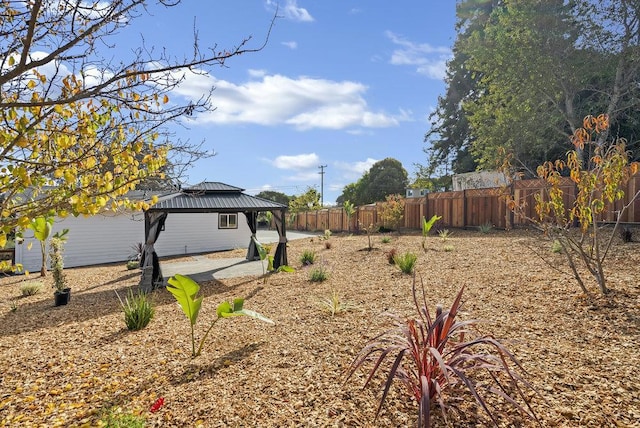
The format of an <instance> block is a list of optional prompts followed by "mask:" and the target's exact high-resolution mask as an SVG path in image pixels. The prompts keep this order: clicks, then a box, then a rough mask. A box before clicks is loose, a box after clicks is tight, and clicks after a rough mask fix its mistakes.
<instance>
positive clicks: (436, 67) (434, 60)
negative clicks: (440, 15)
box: [385, 31, 452, 79]
mask: <svg viewBox="0 0 640 428" xmlns="http://www.w3.org/2000/svg"><path fill="white" fill-rule="evenodd" d="M385 34H386V36H387V37H388V38H389V40H391V42H392V43H393V44H395V45H397V46H399V47H398V48H397V49H396V50H394V51H393V53H392V54H391V59H390V62H391V64H393V65H401V66H402V65H409V66H416V72H417V73H419V74H423V75H425V76H427V77H429V78H431V79H444V77H445V75H446V70H447V60H448V59H449V58H451V56H452V53H451V49H450V48H448V47H446V46H431V45H430V44H428V43H421V44H418V43H414V42H411V41H408V40H405V39H404V38H402V37H400V36H398V35H396V34H395V33H392V32H391V31H387V32H386V33H385Z"/></svg>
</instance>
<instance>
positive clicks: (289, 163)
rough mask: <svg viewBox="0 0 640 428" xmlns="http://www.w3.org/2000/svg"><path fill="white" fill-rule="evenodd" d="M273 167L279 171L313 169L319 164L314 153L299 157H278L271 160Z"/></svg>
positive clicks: (318, 159)
mask: <svg viewBox="0 0 640 428" xmlns="http://www.w3.org/2000/svg"><path fill="white" fill-rule="evenodd" d="M272 163H273V166H275V167H276V168H279V169H294V170H301V169H308V168H315V167H317V166H318V165H319V164H320V158H319V157H318V155H317V154H315V153H306V154H301V155H293V156H287V155H282V156H278V157H277V158H275V159H274V160H273V162H272Z"/></svg>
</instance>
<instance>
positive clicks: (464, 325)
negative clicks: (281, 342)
mask: <svg viewBox="0 0 640 428" xmlns="http://www.w3.org/2000/svg"><path fill="white" fill-rule="evenodd" d="M421 291H422V293H421V295H419V294H418V290H417V286H416V280H415V277H414V281H413V302H414V305H415V308H416V315H417V318H407V319H403V318H401V317H399V316H397V315H394V314H388V313H387V314H386V315H388V316H390V317H391V318H392V320H393V322H394V327H392V328H391V329H390V330H387V331H385V332H384V333H382V334H380V335H378V336H376V337H375V338H374V339H372V340H371V341H370V342H369V343H368V344H367V345H366V346H365V347H364V348H363V349H362V351H360V353H359V354H358V355H357V356H356V358H355V360H354V361H353V363H352V364H351V366H350V368H349V370H348V376H347V378H346V380H345V382H346V381H348V380H349V379H350V378H351V376H352V375H353V374H354V373H355V372H356V371H357V370H358V369H360V368H361V367H363V366H365V365H368V364H369V363H372V364H373V365H372V366H371V368H370V369H369V375H368V377H367V380H366V381H365V384H364V386H365V387H366V386H367V385H369V383H370V382H371V380H372V379H373V378H374V377H375V375H376V374H377V373H378V372H386V382H385V384H384V388H383V392H382V397H381V398H380V403H379V405H378V410H377V411H376V418H377V416H378V414H379V413H380V410H381V409H382V405H383V404H384V401H385V399H386V398H387V395H388V393H389V389H390V388H391V384H392V383H393V381H394V380H397V381H399V382H400V383H402V384H403V385H404V386H405V387H406V389H407V391H408V393H409V394H410V395H411V396H412V397H413V398H414V399H415V401H416V403H417V404H418V426H419V427H422V428H428V427H429V426H430V422H431V410H432V407H434V406H435V405H438V406H439V407H440V410H441V412H442V415H443V417H444V419H445V421H446V420H447V411H448V410H450V409H454V408H455V409H459V405H460V403H461V402H462V401H461V400H460V396H459V395H458V394H456V395H455V397H449V396H448V395H447V392H448V391H449V390H451V389H452V388H453V387H455V386H463V387H466V388H467V389H468V390H469V391H470V392H471V396H473V397H474V399H475V401H476V402H477V404H478V405H479V406H480V407H481V408H482V409H483V410H484V411H485V412H486V413H487V414H488V416H489V418H490V419H491V420H492V422H493V423H494V424H495V425H496V426H498V419H497V413H498V412H499V411H498V410H496V409H491V408H490V407H489V404H488V403H487V401H486V399H485V397H484V395H483V394H484V393H491V394H495V395H496V396H497V397H498V398H502V399H504V401H505V402H506V403H507V404H511V405H513V406H515V408H516V409H518V410H519V411H521V412H522V413H524V414H525V415H527V416H528V417H530V418H532V419H534V420H536V421H537V417H536V416H535V414H534V412H533V410H532V408H531V406H530V403H529V399H528V397H527V396H526V395H525V394H524V391H523V388H522V387H523V386H524V387H526V388H529V389H531V390H533V391H535V390H534V388H533V386H532V385H531V384H530V383H528V382H527V381H526V380H524V379H523V378H522V376H521V375H520V374H519V373H518V372H517V371H516V369H519V370H520V371H522V372H524V369H523V368H522V366H521V365H520V363H519V362H518V360H517V359H516V358H515V356H514V355H513V354H512V353H511V352H509V350H508V349H507V348H506V347H505V346H504V345H503V344H502V343H500V342H499V341H498V340H496V339H495V338H494V337H493V336H492V335H484V336H477V337H474V338H471V339H468V338H467V337H466V336H467V335H468V334H469V333H470V328H471V327H472V326H473V325H474V323H475V321H457V320H456V317H457V315H458V311H459V309H460V306H461V302H462V292H463V291H464V287H462V289H461V290H460V292H459V293H458V295H457V296H456V298H455V300H454V302H453V304H452V305H451V309H449V310H443V308H442V306H436V312H435V316H433V317H432V315H431V312H430V311H429V309H428V307H427V302H426V294H425V290H424V285H423V286H422V290H421ZM387 357H389V358H391V359H392V360H393V362H392V364H382V363H383V362H384V361H385V360H386V359H387ZM512 366H514V367H512ZM481 372H484V373H485V374H487V376H482V379H481V380H480V379H478V378H476V375H478V374H480V373H481ZM521 403H522V404H521ZM523 404H524V405H523Z"/></svg>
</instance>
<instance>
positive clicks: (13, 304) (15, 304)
mask: <svg viewBox="0 0 640 428" xmlns="http://www.w3.org/2000/svg"><path fill="white" fill-rule="evenodd" d="M17 310H18V301H17V300H16V299H11V300H9V311H11V312H15V311H17Z"/></svg>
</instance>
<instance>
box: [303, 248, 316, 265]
mask: <svg viewBox="0 0 640 428" xmlns="http://www.w3.org/2000/svg"><path fill="white" fill-rule="evenodd" d="M315 261H316V252H315V251H313V250H304V251H303V252H302V255H301V256H300V263H302V264H303V265H312V264H313V263H314V262H315Z"/></svg>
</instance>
